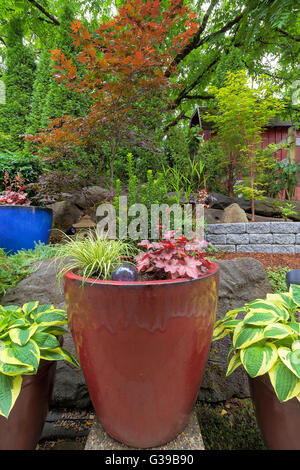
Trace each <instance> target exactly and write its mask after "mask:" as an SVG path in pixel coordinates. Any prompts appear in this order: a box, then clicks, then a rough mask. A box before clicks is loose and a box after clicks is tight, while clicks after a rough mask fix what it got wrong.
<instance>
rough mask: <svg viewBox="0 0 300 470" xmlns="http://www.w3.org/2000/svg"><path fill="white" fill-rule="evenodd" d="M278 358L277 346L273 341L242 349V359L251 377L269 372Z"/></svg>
mask: <svg viewBox="0 0 300 470" xmlns="http://www.w3.org/2000/svg"><path fill="white" fill-rule="evenodd" d="M277 358H278V353H277V348H276V347H275V346H274V345H273V344H271V343H266V344H264V345H258V344H254V345H252V346H249V347H247V348H246V349H241V361H242V363H243V366H244V367H245V369H246V371H247V372H248V374H249V375H250V377H257V376H258V375H263V374H265V373H266V372H268V370H270V369H271V367H273V365H274V364H275V362H276V360H277Z"/></svg>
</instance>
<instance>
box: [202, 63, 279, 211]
mask: <svg viewBox="0 0 300 470" xmlns="http://www.w3.org/2000/svg"><path fill="white" fill-rule="evenodd" d="M248 80H249V78H248V76H247V73H246V72H245V71H243V70H240V71H239V72H237V73H231V72H228V74H227V79H226V83H225V86H223V87H221V88H217V87H211V89H210V91H211V93H212V94H214V95H215V98H216V105H217V112H216V113H215V112H210V113H207V114H206V115H205V116H204V117H203V119H205V120H209V121H210V122H213V123H214V131H215V132H216V139H217V140H218V142H219V144H220V146H221V147H222V149H223V151H224V154H225V156H226V162H227V169H228V193H229V196H232V195H233V188H234V179H235V178H238V177H239V174H240V175H243V174H244V175H245V173H246V175H245V176H246V177H248V179H249V184H248V185H244V186H245V187H246V186H247V191H248V193H250V196H251V208H252V220H254V212H255V207H254V200H255V197H256V191H257V188H255V178H256V175H257V173H258V172H259V171H260V170H261V167H262V161H261V158H260V155H261V142H262V132H263V130H264V129H265V128H266V127H267V125H268V124H269V122H270V120H271V119H272V118H274V117H275V116H278V114H279V113H280V112H281V111H282V109H283V102H282V101H281V100H280V99H279V98H277V97H276V91H277V89H276V88H275V87H274V86H273V85H272V84H271V82H270V81H268V80H267V79H266V77H264V76H261V77H260V82H259V85H258V86H257V87H255V88H254V87H250V86H249V84H248ZM245 170H246V171H245Z"/></svg>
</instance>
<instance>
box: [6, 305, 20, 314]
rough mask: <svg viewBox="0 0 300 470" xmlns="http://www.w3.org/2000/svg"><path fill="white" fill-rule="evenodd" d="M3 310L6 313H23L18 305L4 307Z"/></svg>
mask: <svg viewBox="0 0 300 470" xmlns="http://www.w3.org/2000/svg"><path fill="white" fill-rule="evenodd" d="M2 308H3V310H4V311H5V312H11V313H13V312H22V309H21V307H19V306H18V305H6V306H5V307H3V306H2Z"/></svg>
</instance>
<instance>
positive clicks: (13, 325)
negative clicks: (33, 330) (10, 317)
mask: <svg viewBox="0 0 300 470" xmlns="http://www.w3.org/2000/svg"><path fill="white" fill-rule="evenodd" d="M27 325H30V322H29V321H27V320H25V318H17V319H16V320H14V321H12V322H11V323H10V324H9V326H8V327H7V329H10V328H18V327H22V326H27Z"/></svg>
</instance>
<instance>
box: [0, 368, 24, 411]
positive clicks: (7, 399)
mask: <svg viewBox="0 0 300 470" xmlns="http://www.w3.org/2000/svg"><path fill="white" fill-rule="evenodd" d="M21 385H22V377H21V376H19V377H9V376H7V375H4V374H1V373H0V415H2V416H5V418H8V416H9V413H10V411H11V409H12V407H13V406H14V404H15V401H16V399H17V398H18V396H19V393H20V391H21Z"/></svg>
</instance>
